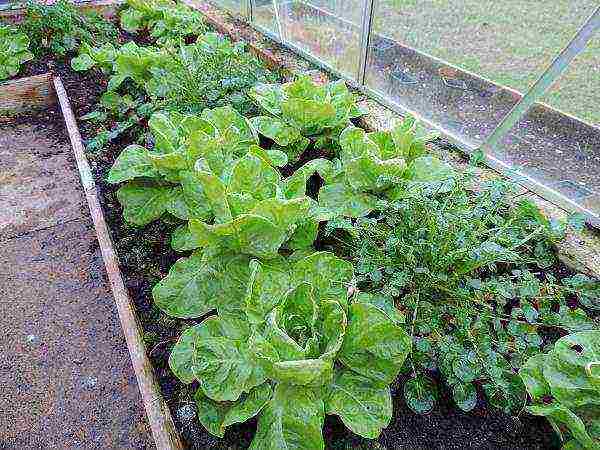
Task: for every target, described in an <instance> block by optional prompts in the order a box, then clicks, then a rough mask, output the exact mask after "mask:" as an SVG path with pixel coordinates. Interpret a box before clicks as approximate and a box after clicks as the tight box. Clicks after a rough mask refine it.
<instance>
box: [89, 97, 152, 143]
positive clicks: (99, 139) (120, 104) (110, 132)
mask: <svg viewBox="0 0 600 450" xmlns="http://www.w3.org/2000/svg"><path fill="white" fill-rule="evenodd" d="M153 112H154V106H153V105H152V104H151V103H148V102H146V97H145V96H144V95H143V94H142V93H140V92H138V93H137V94H136V93H135V92H133V90H132V92H131V93H128V94H123V95H121V94H117V93H116V92H111V91H108V92H105V93H104V94H102V96H101V97H100V102H99V103H98V104H97V105H96V109H95V110H94V111H92V112H90V113H88V114H85V115H84V116H81V120H86V121H90V122H93V123H97V124H99V125H100V127H99V129H98V130H97V134H96V136H95V137H93V138H92V139H90V140H89V141H88V142H87V143H86V149H87V150H88V151H90V152H95V151H98V150H100V149H102V148H104V147H105V146H106V145H108V144H109V143H110V142H113V141H115V140H116V139H117V138H119V137H120V136H122V135H123V134H124V133H126V132H131V133H133V134H134V136H135V135H136V134H138V135H139V136H138V142H143V138H144V136H145V135H144V133H141V131H143V126H144V124H145V122H146V121H148V119H149V118H150V116H151V114H152V113H153ZM107 124H108V125H109V126H106V125H107Z"/></svg>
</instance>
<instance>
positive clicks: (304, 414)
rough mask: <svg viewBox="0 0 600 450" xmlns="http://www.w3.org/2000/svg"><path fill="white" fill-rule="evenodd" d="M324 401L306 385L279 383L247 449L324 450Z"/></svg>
mask: <svg viewBox="0 0 600 450" xmlns="http://www.w3.org/2000/svg"><path fill="white" fill-rule="evenodd" d="M324 418H325V412H324V404H323V400H322V399H321V398H320V397H319V396H318V395H317V393H316V392H315V390H313V389H311V388H307V387H305V386H292V385H286V384H278V385H277V386H276V387H275V392H274V394H273V398H272V399H271V401H270V402H269V403H267V406H266V407H265V408H264V409H263V411H262V413H261V415H260V418H259V419H258V429H257V431H256V435H255V436H254V439H253V440H252V444H251V445H250V450H281V449H286V450H323V449H324V448H325V443H324V441H323V435H322V432H321V429H322V428H323V422H324Z"/></svg>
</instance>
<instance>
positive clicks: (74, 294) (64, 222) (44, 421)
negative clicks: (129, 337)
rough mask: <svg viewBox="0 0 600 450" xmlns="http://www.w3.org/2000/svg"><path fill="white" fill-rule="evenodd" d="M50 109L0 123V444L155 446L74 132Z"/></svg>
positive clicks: (13, 446)
mask: <svg viewBox="0 0 600 450" xmlns="http://www.w3.org/2000/svg"><path fill="white" fill-rule="evenodd" d="M53 114H54V117H57V120H52V114H51V115H50V117H48V118H47V119H48V120H47V121H44V120H41V121H40V120H39V119H38V120H35V122H36V123H33V122H34V121H32V123H21V124H19V125H14V124H0V449H11V450H12V449H15V450H17V449H19V450H20V449H28V450H29V449H31V450H33V449H152V448H154V444H153V442H152V438H151V434H150V431H149V427H148V425H147V420H146V416H145V413H144V408H143V405H142V402H141V397H140V394H139V392H138V387H137V382H136V379H135V375H134V372H133V369H132V366H131V362H130V359H129V353H128V351H127V348H126V345H125V340H124V338H123V333H122V330H121V327H120V323H119V319H118V316H117V312H116V308H115V305H114V301H113V299H112V295H111V292H110V288H109V286H108V283H107V280H106V273H105V270H104V266H103V263H102V258H101V255H100V251H99V249H98V245H97V242H96V238H95V234H94V228H93V226H92V223H91V219H90V217H89V212H88V210H87V206H86V204H85V200H84V196H83V193H82V190H81V186H80V184H79V180H78V176H77V170H76V168H75V165H74V161H73V159H72V157H71V149H70V146H69V144H68V138H67V137H66V131H65V130H64V129H63V126H62V124H61V123H60V122H59V121H58V119H60V117H59V116H56V115H57V114H58V113H57V112H54V113H53Z"/></svg>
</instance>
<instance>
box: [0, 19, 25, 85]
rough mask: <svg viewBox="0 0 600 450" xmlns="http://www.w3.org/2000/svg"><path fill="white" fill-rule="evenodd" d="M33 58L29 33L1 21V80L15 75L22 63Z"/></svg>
mask: <svg viewBox="0 0 600 450" xmlns="http://www.w3.org/2000/svg"><path fill="white" fill-rule="evenodd" d="M32 59H33V54H32V53H31V52H30V51H29V38H28V37H27V35H25V34H24V33H19V32H18V31H17V30H16V29H15V28H14V27H11V26H9V25H3V24H2V23H0V80H5V79H7V78H10V77H14V76H15V75H16V74H17V73H19V67H20V66H21V64H23V63H24V62H27V61H30V60H32Z"/></svg>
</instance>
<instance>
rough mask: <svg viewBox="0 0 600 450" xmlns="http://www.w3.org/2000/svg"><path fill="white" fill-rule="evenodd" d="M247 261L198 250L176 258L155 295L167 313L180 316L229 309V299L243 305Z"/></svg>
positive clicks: (200, 314)
mask: <svg viewBox="0 0 600 450" xmlns="http://www.w3.org/2000/svg"><path fill="white" fill-rule="evenodd" d="M248 264H249V261H248V259H247V258H245V257H243V256H240V255H231V254H222V255H219V254H217V255H212V254H207V253H204V252H201V251H198V252H195V253H194V254H193V255H192V256H190V257H187V258H181V259H179V260H177V262H176V263H175V264H174V265H173V266H172V267H171V269H170V270H169V275H167V276H166V277H165V278H163V279H162V280H161V281H160V282H159V283H158V284H157V285H156V286H155V287H154V289H153V290H152V296H153V297H154V301H155V302H156V305H157V306H158V307H159V308H160V309H161V310H163V311H164V312H165V313H166V314H168V315H170V316H173V317H180V318H194V317H201V316H203V315H204V314H206V313H208V312H210V311H211V310H213V309H215V308H217V306H222V307H223V308H226V307H227V305H228V304H229V302H231V303H232V304H235V303H237V304H239V306H240V307H241V302H242V299H243V297H244V293H245V290H246V284H247V282H248V277H249V275H250V274H249V268H248ZM227 271H229V272H227Z"/></svg>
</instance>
